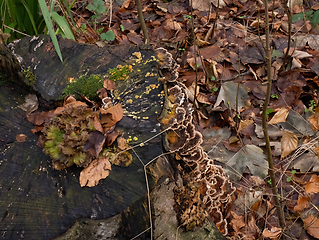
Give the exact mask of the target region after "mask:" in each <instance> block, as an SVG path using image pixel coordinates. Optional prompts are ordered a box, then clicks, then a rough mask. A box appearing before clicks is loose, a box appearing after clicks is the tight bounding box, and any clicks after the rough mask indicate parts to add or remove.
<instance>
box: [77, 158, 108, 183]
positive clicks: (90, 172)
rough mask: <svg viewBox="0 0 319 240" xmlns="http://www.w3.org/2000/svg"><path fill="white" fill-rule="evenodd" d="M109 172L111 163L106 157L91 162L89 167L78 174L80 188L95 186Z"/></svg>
mask: <svg viewBox="0 0 319 240" xmlns="http://www.w3.org/2000/svg"><path fill="white" fill-rule="evenodd" d="M109 170H111V163H110V162H109V160H108V159H107V158H106V157H100V158H99V159H95V160H93V161H92V162H91V163H90V165H89V166H87V167H86V168H84V169H83V170H82V171H81V173H80V185H81V187H84V186H88V187H94V186H96V185H97V184H98V183H99V181H100V180H101V179H105V178H106V177H107V176H108V175H109V173H110V171H109Z"/></svg>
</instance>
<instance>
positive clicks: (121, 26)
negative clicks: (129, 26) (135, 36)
mask: <svg viewBox="0 0 319 240" xmlns="http://www.w3.org/2000/svg"><path fill="white" fill-rule="evenodd" d="M120 28H121V31H122V32H124V27H123V25H122V24H121V25H120Z"/></svg>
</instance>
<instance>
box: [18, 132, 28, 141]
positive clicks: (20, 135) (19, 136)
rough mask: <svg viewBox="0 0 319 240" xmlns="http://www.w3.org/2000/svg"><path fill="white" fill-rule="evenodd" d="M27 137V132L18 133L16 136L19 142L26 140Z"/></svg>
mask: <svg viewBox="0 0 319 240" xmlns="http://www.w3.org/2000/svg"><path fill="white" fill-rule="evenodd" d="M26 139H27V135H25V134H18V135H17V136H16V140H17V142H25V141H26Z"/></svg>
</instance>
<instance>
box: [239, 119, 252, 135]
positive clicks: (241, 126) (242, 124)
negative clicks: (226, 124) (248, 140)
mask: <svg viewBox="0 0 319 240" xmlns="http://www.w3.org/2000/svg"><path fill="white" fill-rule="evenodd" d="M253 123H254V120H252V119H246V120H240V123H239V127H238V132H240V131H241V130H243V129H244V128H245V127H248V126H250V125H252V124H253Z"/></svg>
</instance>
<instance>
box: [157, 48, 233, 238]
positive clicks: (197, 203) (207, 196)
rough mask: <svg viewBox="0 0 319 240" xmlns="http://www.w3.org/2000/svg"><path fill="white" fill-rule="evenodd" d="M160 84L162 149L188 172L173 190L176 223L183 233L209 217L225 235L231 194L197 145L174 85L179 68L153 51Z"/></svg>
mask: <svg viewBox="0 0 319 240" xmlns="http://www.w3.org/2000/svg"><path fill="white" fill-rule="evenodd" d="M157 54H158V58H159V67H160V71H161V73H162V74H163V78H162V81H163V83H164V84H166V86H167V95H168V96H167V98H166V101H167V102H166V106H168V109H166V112H165V109H164V110H163V113H162V116H161V123H162V124H163V127H164V129H168V130H167V134H166V139H165V148H166V150H167V151H168V152H170V153H173V154H175V156H176V159H179V160H183V162H184V163H185V164H184V165H185V166H186V167H187V166H188V167H189V169H191V170H190V171H189V173H186V171H187V170H186V168H184V169H183V172H184V173H183V179H184V186H182V187H180V188H178V189H176V191H175V200H176V203H177V205H178V206H179V211H180V212H179V219H180V222H181V224H182V225H183V226H185V227H186V229H187V230H190V229H192V228H193V227H195V226H198V225H201V224H202V223H203V221H204V220H205V218H206V216H207V215H208V214H209V215H210V216H211V217H212V219H213V221H214V222H215V224H216V226H217V228H218V229H219V230H220V232H221V233H223V234H224V235H226V234H227V232H228V231H227V221H226V219H225V216H226V214H227V210H229V207H230V203H231V196H232V194H233V193H234V192H235V187H234V186H233V185H232V183H231V182H230V180H229V179H228V177H227V175H226V174H225V173H224V170H223V168H222V167H221V166H218V165H215V164H214V161H213V160H212V159H210V158H209V157H208V155H207V154H206V153H205V151H204V150H203V148H202V147H201V144H202V142H203V137H202V134H201V133H200V132H199V131H197V130H196V127H195V125H194V123H193V111H194V109H193V107H192V105H191V104H190V103H189V102H188V98H187V93H186V86H185V85H184V84H183V83H182V82H179V81H178V72H177V69H178V67H179V65H178V64H177V63H176V62H175V61H174V59H173V58H172V55H171V54H170V53H168V52H167V51H166V50H165V49H164V48H159V49H157Z"/></svg>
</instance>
